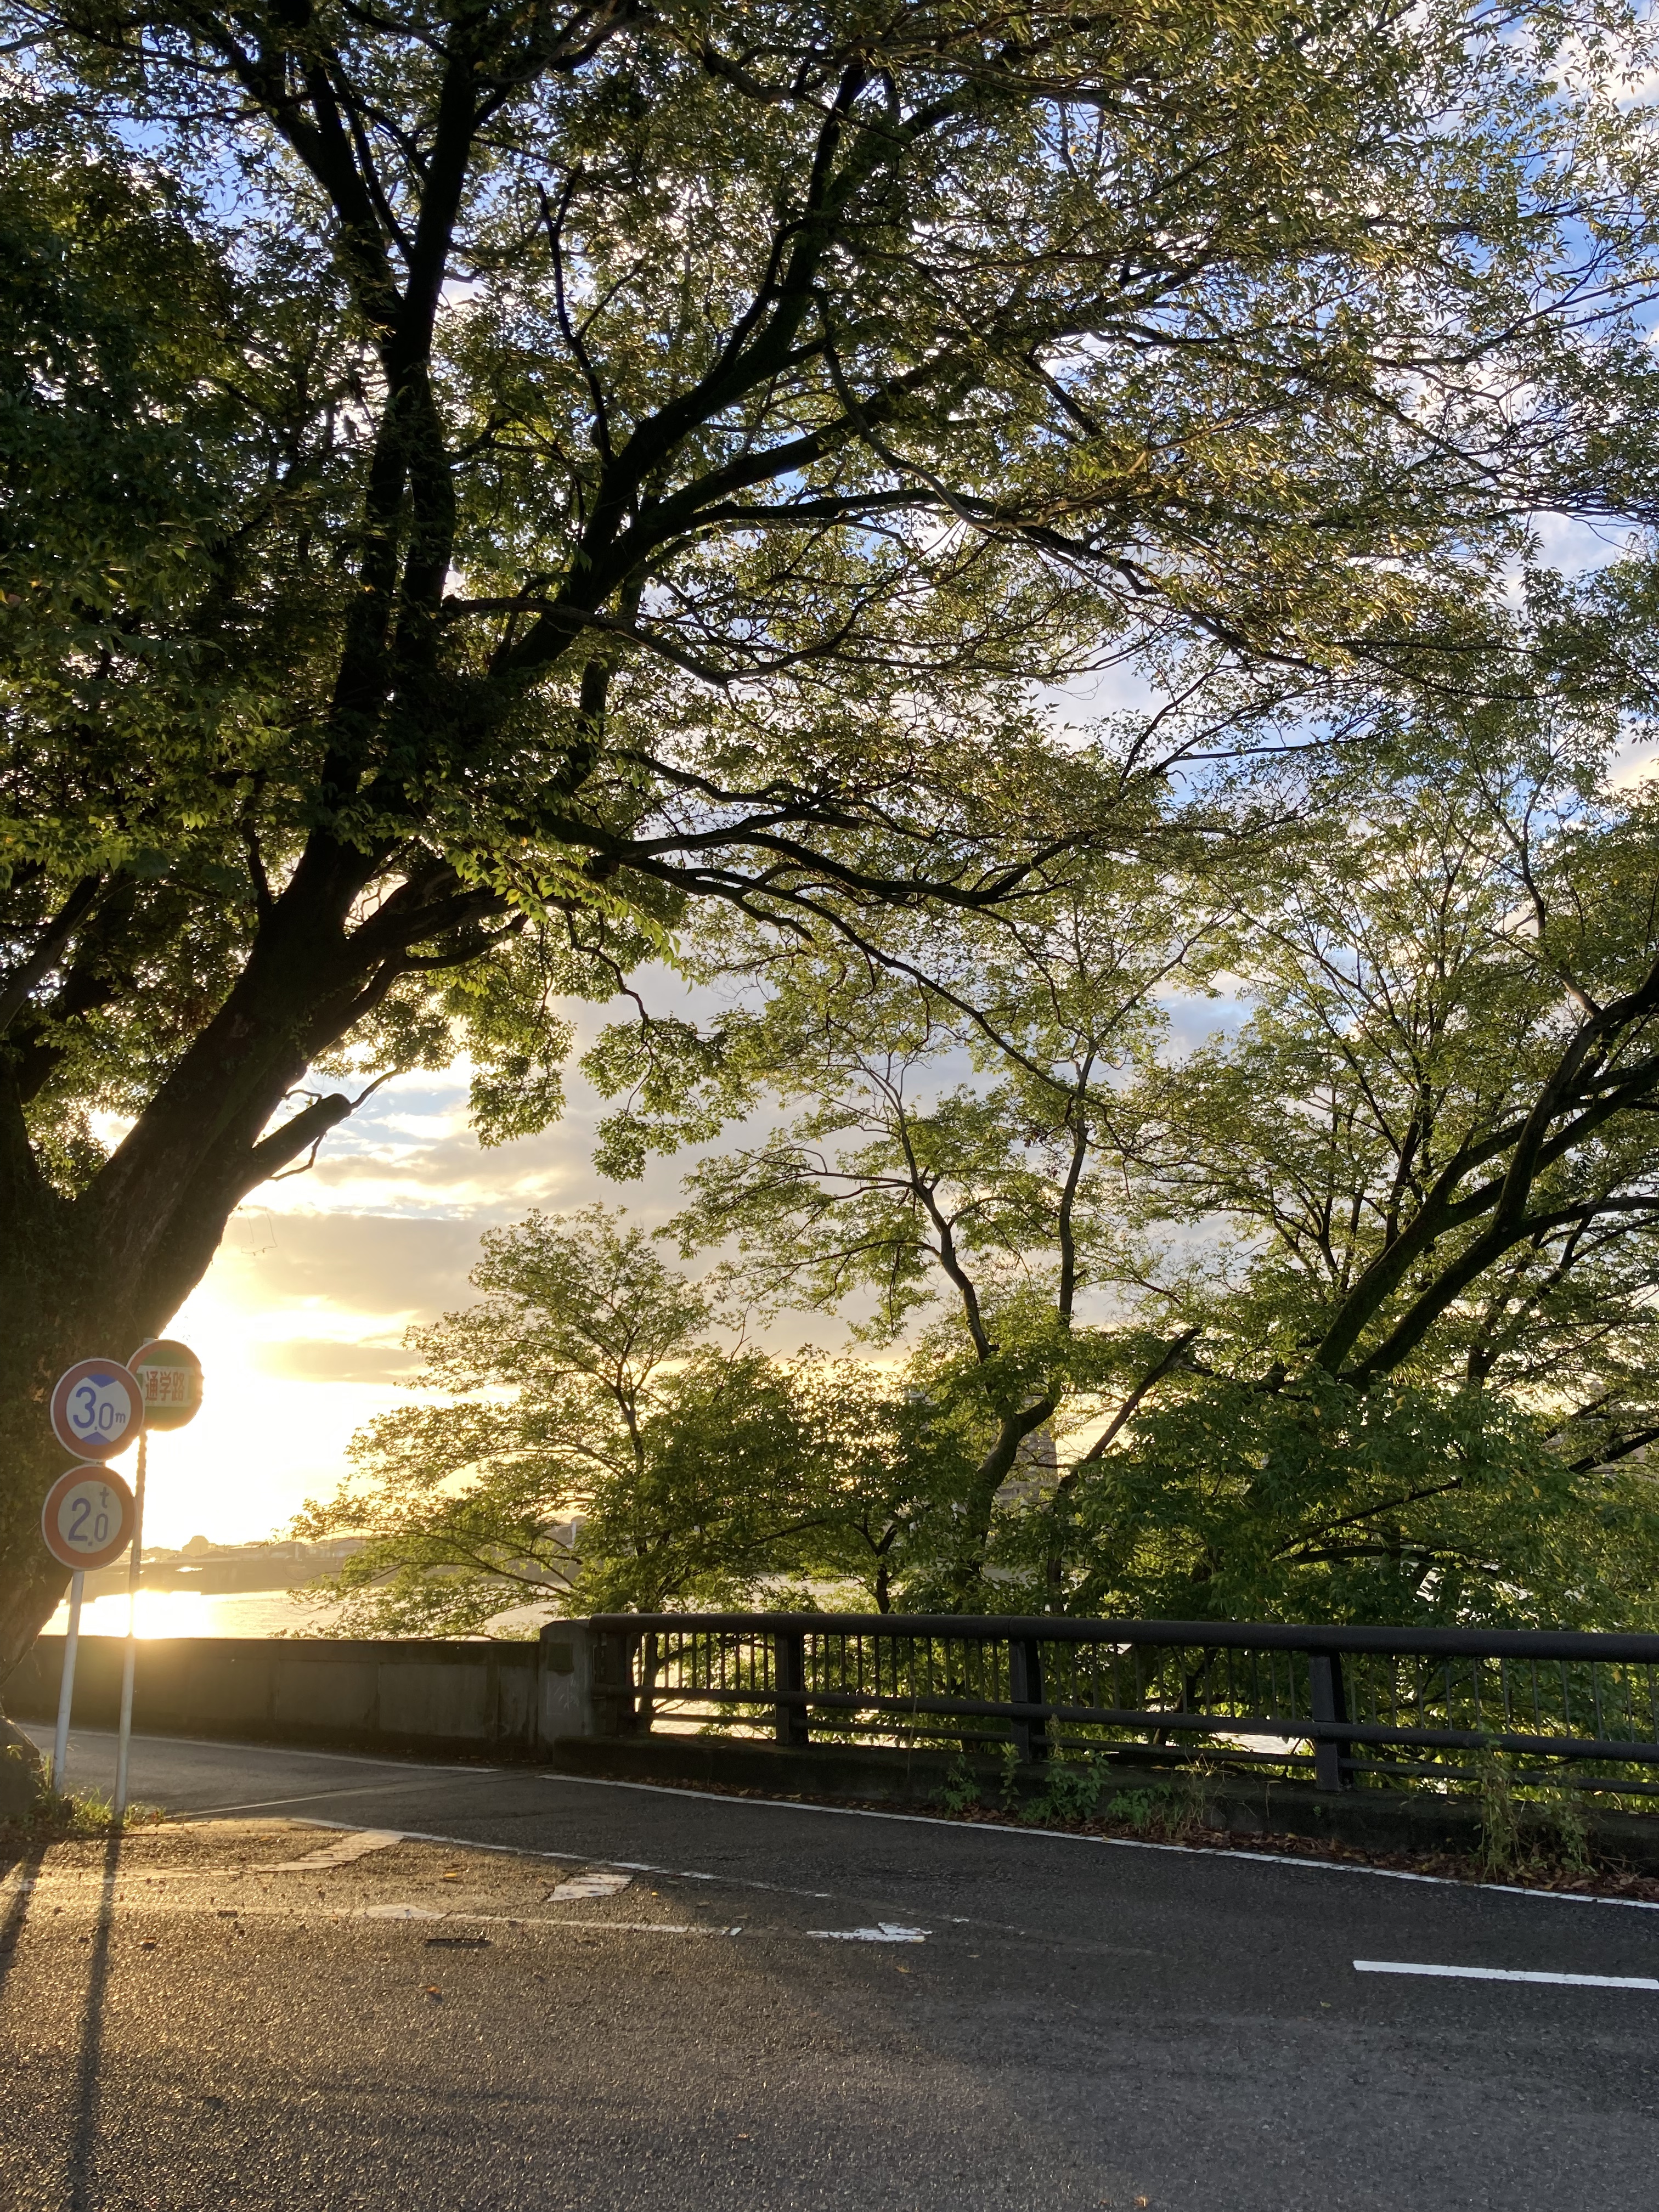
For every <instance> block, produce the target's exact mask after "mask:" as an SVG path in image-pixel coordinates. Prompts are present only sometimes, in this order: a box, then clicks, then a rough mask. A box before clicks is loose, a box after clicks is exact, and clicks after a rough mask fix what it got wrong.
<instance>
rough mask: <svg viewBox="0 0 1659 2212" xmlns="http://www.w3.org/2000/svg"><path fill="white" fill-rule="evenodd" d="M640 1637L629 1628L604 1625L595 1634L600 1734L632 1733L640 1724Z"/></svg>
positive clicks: (596, 1721)
mask: <svg viewBox="0 0 1659 2212" xmlns="http://www.w3.org/2000/svg"><path fill="white" fill-rule="evenodd" d="M637 1641H638V1639H637V1638H635V1637H633V1636H630V1635H629V1632H628V1631H627V1630H626V1629H625V1628H604V1629H601V1630H599V1632H598V1633H597V1634H596V1635H595V1637H594V1638H593V1707H594V1726H595V1729H596V1730H597V1732H598V1733H599V1735H633V1733H634V1730H635V1728H636V1727H637V1725H638V1721H639V1716H638V1712H637V1711H636V1708H635V1702H634V1652H635V1646H636V1644H637Z"/></svg>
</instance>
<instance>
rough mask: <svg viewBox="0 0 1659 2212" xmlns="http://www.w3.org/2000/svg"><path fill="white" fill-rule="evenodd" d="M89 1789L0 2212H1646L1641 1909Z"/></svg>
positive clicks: (270, 1771) (633, 1808) (742, 1834)
mask: <svg viewBox="0 0 1659 2212" xmlns="http://www.w3.org/2000/svg"><path fill="white" fill-rule="evenodd" d="M43 1733H44V1732H43ZM73 1760H74V1778H76V1780H79V1781H83V1782H96V1781H99V1780H100V1779H102V1780H103V1781H105V1782H107V1778H108V1773H109V1769H110V1767H111V1765H112V1761H111V1759H110V1746H109V1743H108V1740H107V1739H103V1740H100V1739H99V1738H96V1737H94V1736H90V1735H88V1736H78V1737H77V1738H76V1745H75V1750H74V1753H73ZM134 1775H135V1784H136V1788H137V1792H138V1793H139V1794H140V1795H141V1796H143V1797H145V1798H148V1799H149V1800H150V1801H152V1802H158V1803H161V1804H163V1805H165V1806H167V1808H169V1810H170V1811H173V1812H175V1813H178V1814H185V1815H193V1816H197V1818H196V1819H195V1820H193V1821H192V1822H191V1823H190V1824H189V1825H185V1826H179V1827H176V1828H171V1829H167V1830H162V1831H160V1832H155V1833H153V1834H151V1833H135V1834H133V1835H131V1837H130V1838H128V1839H127V1841H126V1842H125V1844H123V1845H121V1846H120V1848H119V1850H118V1852H116V1851H110V1850H106V1847H105V1846H103V1845H96V1844H86V1845H79V1846H74V1847H66V1848H64V1849H60V1850H58V1851H56V1852H54V1853H53V1854H52V1856H51V1857H50V1858H49V1859H48V1860H47V1861H46V1863H44V1864H43V1865H40V1866H38V1867H33V1868H31V1867H27V1866H24V1867H18V1866H13V1867H11V1868H9V1869H7V1870H6V1872H5V1874H4V1876H3V1879H0V2069H3V2076H4V2080H5V2081H6V2084H7V2088H6V2093H5V2100H4V2105H3V2108H0V2109H3V2112H4V2115H5V2122H4V2125H3V2127H0V2205H3V2206H4V2207H5V2208H6V2212H105V2209H106V2208H107V2212H130V2209H131V2212H137V2208H140V2207H143V2208H145V2212H229V2208H238V2209H239V2212H240V2208H250V2212H252V2208H258V2212H266V2208H270V2212H277V2208H281V2212H357V2208H362V2212H508V2208H511V2209H512V2212H541V2208H555V2207H556V2208H559V2212H623V2208H627V2212H703V2208H715V2207H720V2208H738V2207H741V2208H744V2212H784V2208H789V2212H794V2208H797V2207H799V2208H802V2212H805V2208H813V2212H817V2208H820V2207H823V2208H829V2207H835V2208H842V2207H854V2208H862V2207H866V2206H867V2207H872V2208H875V2207H880V2208H892V2212H934V2208H938V2212H945V2208H950V2212H969V2208H972V2209H973V2212H977V2208H981V2207H984V2208H993V2207H994V2208H998V2212H1001V2208H1005V2207H1006V2208H1008V2212H1049V2208H1054V2212H1061V2208H1064V2209H1065V2212H1070V2208H1073V2207H1091V2208H1092V2207H1097V2206H1102V2205H1105V2206H1111V2207H1121V2208H1131V2207H1134V2206H1136V2205H1139V2203H1142V2202H1143V2201H1144V2202H1145V2203H1146V2204H1147V2205H1148V2206H1150V2207H1154V2208H1170V2212H1176V2208H1179V2212H1257V2208H1261V2212H1268V2208H1272V2212H1303V2208H1306V2212H1314V2209H1315V2208H1318V2212H1346V2208H1361V2207H1363V2208H1366V2212H1372V2208H1375V2212H1405V2208H1413V2212H1451V2209H1452V2208H1462V2207H1472V2208H1473V2207H1478V2208H1482V2212H1486V2208H1491V2212H1500V2208H1501V2212H1531V2208H1534V2207H1536V2208H1546V2207H1547V2208H1551V2212H1554V2208H1564V2212H1623V2208H1626V2207H1629V2208H1632V2212H1634V2208H1637V2207H1638V2206H1639V2207H1640V2208H1641V2212H1650V2208H1651V2206H1652V2204H1653V2203H1654V2199H1655V2181H1654V2171H1655V2166H1654V2161H1655V2154H1656V2151H1659V2127H1656V2088H1659V1912H1656V1911H1649V1910H1643V1909H1641V1908H1639V1907H1634V1906H1629V1905H1599V1904H1590V1903H1584V1902H1578V1901H1572V1900H1568V1899H1558V1898H1552V1897H1547V1896H1536V1895H1513V1894H1504V1893H1498V1892H1495V1891H1491V1890H1480V1889H1474V1888H1468V1887H1456V1886H1453V1885H1448V1884H1438V1883H1431V1882H1422V1881H1400V1880H1390V1879H1386V1878H1382V1877H1379V1876H1376V1875H1367V1874H1364V1873H1359V1872H1352V1871H1348V1870H1345V1869H1328V1868H1323V1867H1319V1866H1310V1865H1308V1864H1305V1863H1284V1862H1279V1863H1262V1862H1260V1861H1254V1860H1251V1859H1249V1858H1243V1857H1239V1856H1237V1854H1232V1853H1225V1852H1223V1853H1216V1854H1205V1853H1201V1852H1191V1851H1180V1850H1158V1849H1154V1848H1148V1847H1144V1846H1143V1847H1136V1846H1133V1845H1125V1844H1103V1843H1099V1842H1093V1841H1089V1840H1086V1839H1081V1838H1045V1837H1042V1836H1039V1835H1032V1834H1029V1833H1023V1832H1018V1831H1009V1830H987V1829H975V1828H969V1827H963V1826H951V1825H947V1824H939V1823H931V1822H927V1821H925V1820H913V1819H908V1818H902V1817H900V1818H895V1817H888V1818H881V1817H868V1816H860V1815H854V1814H836V1813H832V1812H829V1811H826V1810H822V1809H817V1808H806V1807H793V1806H781V1805H780V1806H774V1805H766V1804H758V1803H754V1802H748V1801H734V1800H730V1799H718V1798H699V1797H696V1796H690V1795H688V1794H685V1793H680V1792H668V1791H663V1790H648V1789H641V1788H629V1787H626V1786H623V1785H618V1784H599V1783H592V1782H580V1781H573V1780H567V1779H564V1778H558V1777H554V1776H548V1775H544V1774H539V1773H536V1772H533V1771H521V1770H520V1771H489V1770H481V1769H477V1768H469V1769H453V1768H452V1769H446V1768H435V1767H409V1766H398V1765H391V1764H388V1763H386V1762H381V1761H375V1760H371V1759H343V1758H337V1757H330V1756H325V1755H322V1754H313V1753H301V1752H288V1751H270V1750H251V1749H246V1748H235V1747H216V1746H208V1745H202V1744H193V1743H180V1742H171V1741H156V1740H151V1741H140V1742H139V1743H138V1744H137V1746H136V1747H135V1759H134ZM301 1821H303V1822H325V1823H334V1824H337V1826H335V1827H334V1828H332V1829H329V1828H323V1829H320V1830H319V1829H318V1828H316V1827H312V1828H308V1829H301V1828H295V1827H284V1826H283V1825H282V1823H283V1822H301ZM361 1832H373V1833H372V1838H371V1840H369V1841H368V1842H367V1843H364V1844H362V1847H361V1849H360V1846H359V1844H358V1843H353V1844H350V1845H349V1850H348V1851H347V1852H346V1854H345V1855H344V1856H337V1857H336V1862H335V1863H332V1864H328V1865H319V1866H316V1867H313V1868H311V1869H292V1863H293V1862H294V1861H295V1860H297V1859H299V1858H301V1857H308V1856H309V1855H311V1854H313V1852H315V1851H317V1850H319V1849H320V1850H327V1851H337V1846H339V1844H340V1843H341V1839H342V1838H343V1837H346V1836H350V1835H352V1834H354V1833H357V1834H361ZM421 1838H427V1839H428V1840H421ZM483 1847H490V1848H483ZM353 1853H356V1856H353V1855H351V1854H353ZM285 1867H286V1868H289V1869H290V1870H288V1871H283V1870H281V1869H284V1868H285ZM30 1880H33V1882H34V1884H35V1887H33V1888H27V1887H25V1884H26V1883H27V1881H30ZM1356 1960H1361V1961H1366V1962H1369V1965H1368V1967H1367V1969H1366V1970H1365V1971H1360V1970H1358V1968H1357V1967H1356V1965H1355V1961H1356ZM1379 1966H1382V1967H1397V1966H1416V1967H1421V1966H1437V1967H1440V1968H1443V1969H1444V1968H1453V1969H1460V1970H1462V1969H1470V1968H1475V1969H1483V1970H1487V1971H1488V1972H1490V1971H1491V1970H1497V1971H1498V1972H1499V1973H1503V1974H1506V1975H1507V1974H1520V1975H1528V1974H1546V1975H1548V1974H1553V1975H1565V1976H1569V1977H1572V1976H1586V1977H1601V1978H1603V1979H1602V1980H1601V1981H1599V1982H1598V1981H1590V1982H1577V1981H1573V1980H1566V1981H1555V1982H1551V1981H1530V1980H1524V1979H1522V1980H1512V1979H1494V1978H1465V1976H1464V1975H1463V1974H1462V1972H1458V1973H1446V1972H1442V1973H1438V1974H1423V1973H1419V1972H1392V1971H1389V1972H1379V1971H1376V1970H1375V1969H1376V1967H1379ZM1644 1982H1647V1983H1650V1984H1653V1986H1649V1987H1643V1986H1640V1984H1642V1983H1644Z"/></svg>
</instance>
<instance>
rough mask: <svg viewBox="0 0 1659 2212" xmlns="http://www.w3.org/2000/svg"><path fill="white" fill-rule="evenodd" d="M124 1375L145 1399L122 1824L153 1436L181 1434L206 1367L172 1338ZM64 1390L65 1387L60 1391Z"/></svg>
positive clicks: (124, 1698)
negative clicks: (170, 1431)
mask: <svg viewBox="0 0 1659 2212" xmlns="http://www.w3.org/2000/svg"><path fill="white" fill-rule="evenodd" d="M122 1372H123V1373H124V1374H125V1375H127V1376H128V1377H129V1379H130V1380H131V1382H132V1383H133V1385H134V1388H135V1389H137V1391H138V1392H139V1393H140V1406H139V1415H138V1418H139V1421H140V1424H141V1425H140V1428H139V1431H138V1486H137V1491H138V1494H137V1508H136V1516H137V1517H136V1519H135V1522H134V1526H133V1531H132V1564H131V1568H130V1569H129V1570H128V1574H127V1648H126V1656H125V1659H124V1661H123V1662H122V1667H121V1729H120V1735H119V1736H118V1740H117V1743H116V1750H115V1803H114V1808H113V1816H114V1819H115V1820H116V1822H117V1823H119V1821H120V1820H121V1817H122V1815H123V1814H125V1811H126V1809H127V1753H128V1750H129V1748H130V1747H131V1741H132V1686H133V1681H134V1679H135V1677H136V1675H137V1667H138V1580H139V1577H140V1575H141V1573H142V1572H143V1559H144V1479H145V1476H146V1474H148V1472H149V1431H151V1430H152V1429H182V1428H183V1427H184V1425H185V1422H186V1421H191V1420H194V1419H195V1418H196V1415H197V1412H198V1411H199V1409H200V1407H201V1403H202V1363H201V1361H200V1360H199V1359H198V1358H197V1357H196V1354H195V1353H194V1352H192V1351H191V1349H190V1347H189V1346H188V1345H184V1344H179V1343H177V1342H175V1341H174V1340H173V1339H172V1338H171V1337H165V1336H162V1337H152V1338H151V1339H150V1340H149V1341H148V1342H147V1343H144V1344H141V1345H140V1346H139V1347H138V1349H137V1352H134V1353H133V1355H132V1357H131V1359H129V1360H128V1362H127V1364H126V1366H125V1368H124V1369H123V1370H122ZM60 1387H61V1386H60Z"/></svg>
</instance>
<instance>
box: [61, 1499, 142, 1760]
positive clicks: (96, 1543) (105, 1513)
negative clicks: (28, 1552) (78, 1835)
mask: <svg viewBox="0 0 1659 2212" xmlns="http://www.w3.org/2000/svg"><path fill="white" fill-rule="evenodd" d="M137 1521H138V1508H137V1503H136V1501H135V1500H134V1498H133V1495H132V1492H131V1491H130V1490H129V1489H128V1488H127V1486H126V1485H125V1482H123V1481H122V1480H121V1478H120V1476H119V1475H118V1474H111V1473H110V1471H109V1469H108V1468H106V1467H99V1466H96V1465H88V1466H82V1467H72V1468H70V1470H69V1472H68V1474H60V1475H59V1476H58V1480H57V1481H56V1482H54V1483H53V1485H52V1488H51V1489H50V1490H49V1491H48V1492H46V1504H44V1505H43V1506H42V1507H41V1508H40V1534H42V1536H44V1537H45V1539H46V1549H47V1550H48V1551H49V1552H50V1553H52V1557H53V1559H58V1560H61V1561H62V1563H63V1565H64V1566H66V1567H72V1568H73V1569H74V1576H73V1577H72V1579H71V1581H70V1617H69V1634H68V1636H67V1637H66V1638H64V1674H63V1681H62V1683H61V1685H60V1686H59V1689H58V1733H57V1735H56V1736H55V1737H54V1738H53V1740H52V1788H53V1789H54V1790H58V1791H59V1792H60V1793H61V1791H62V1790H63V1787H64V1770H65V1768H66V1767H67V1765H68V1764H69V1726H70V1706H71V1705H72V1704H73V1702H74V1699H75V1659H76V1652H77V1650H79V1648H80V1642H81V1597H82V1592H83V1591H84V1589H85V1588H86V1581H87V1569H88V1567H107V1566H109V1565H112V1562H113V1561H115V1560H117V1559H119V1558H120V1556H121V1554H122V1553H123V1552H124V1551H125V1548H126V1547H127V1546H128V1544H129V1543H131V1541H132V1532H133V1530H134V1528H136V1527H137Z"/></svg>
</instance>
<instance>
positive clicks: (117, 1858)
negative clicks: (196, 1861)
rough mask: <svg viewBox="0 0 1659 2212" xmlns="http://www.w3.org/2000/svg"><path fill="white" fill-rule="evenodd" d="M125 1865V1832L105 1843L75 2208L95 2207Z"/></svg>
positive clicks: (74, 2167) (72, 2152)
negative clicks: (107, 2018)
mask: <svg viewBox="0 0 1659 2212" xmlns="http://www.w3.org/2000/svg"><path fill="white" fill-rule="evenodd" d="M120 1866H121V1832H120V1830H119V1829H116V1830H115V1831H114V1832H112V1834H111V1836H110V1838H109V1841H108V1843H107V1844H106V1845H105V1847H104V1877H103V1887H102V1890H101V1893H100V1896H99V1899H98V1919H97V1923H96V1924H95V1925H94V1929H93V1933H92V1955H91V1960H90V1963H89V1966H88V1973H87V1996H86V2003H85V2006H84V2008H83V2009H82V2016H81V2049H80V2052H79V2055H78V2057H77V2058H76V2067H75V2086H74V2090H73V2093H72V2097H73V2101H72V2104H71V2107H70V2142H69V2176H68V2179H69V2196H68V2199H67V2202H68V2204H69V2208H70V2212H93V2208H94V2207H95V2205H96V2203H97V2201H98V2200H97V2198H96V2197H95V2196H94V2193H93V2160H94V2154H95V2153H96V2151H97V2148H98V2116H99V2108H100V2104H101V2102H102V2098H103V2084H102V2081H101V2080H100V2061H101V2059H102V2057H103V2050H104V1991H105V1988H106V1984H107V1983H108V1980H109V1954H110V1936H111V1934H112V1929H113V1928H114V1924H115V1881H116V1876H117V1875H118V1873H119V1871H120Z"/></svg>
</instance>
